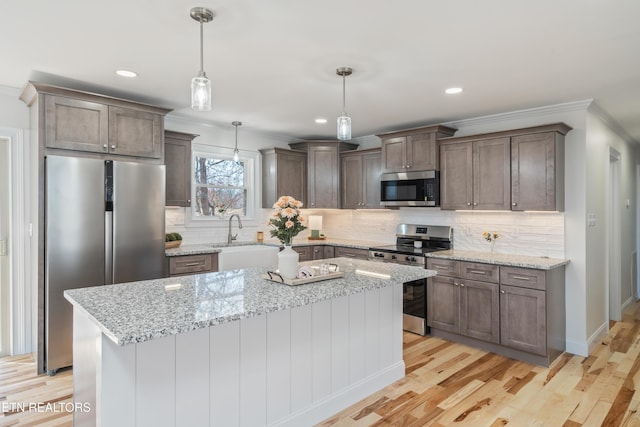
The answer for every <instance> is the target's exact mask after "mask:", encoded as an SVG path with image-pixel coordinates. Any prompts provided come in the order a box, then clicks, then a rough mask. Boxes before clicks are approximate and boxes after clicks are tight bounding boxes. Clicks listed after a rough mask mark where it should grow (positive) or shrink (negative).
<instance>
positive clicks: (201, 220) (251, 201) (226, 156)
mask: <svg viewBox="0 0 640 427" xmlns="http://www.w3.org/2000/svg"><path fill="white" fill-rule="evenodd" d="M196 157H210V158H217V159H222V160H233V149H230V148H226V147H218V146H212V145H203V144H196V143H194V144H193V145H192V147H191V165H190V166H191V172H190V181H191V182H190V185H191V200H192V205H191V206H190V207H189V209H190V211H191V214H190V215H187V218H188V222H189V223H191V224H202V225H205V224H206V225H207V226H211V225H215V224H220V225H224V226H226V221H227V219H228V218H221V217H219V216H200V215H196V213H195V209H193V203H195V200H196V187H197V186H198V184H197V183H196V179H195V161H196ZM240 161H241V162H244V176H245V182H244V188H246V190H247V199H246V202H247V206H246V215H241V218H242V220H243V221H247V222H249V223H248V224H247V225H250V222H251V221H255V220H256V218H257V214H258V213H257V206H258V203H257V201H258V198H259V197H260V188H259V185H258V184H259V183H258V180H257V178H258V175H259V170H258V168H259V157H258V153H257V152H256V153H254V152H249V151H244V150H240Z"/></svg>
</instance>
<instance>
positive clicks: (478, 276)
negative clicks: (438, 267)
mask: <svg viewBox="0 0 640 427" xmlns="http://www.w3.org/2000/svg"><path fill="white" fill-rule="evenodd" d="M499 271H500V268H499V267H498V266H497V265H491V264H482V263H478V262H461V263H460V277H462V278H464V279H472V280H480V281H482V282H490V283H498V281H499V279H500V276H499Z"/></svg>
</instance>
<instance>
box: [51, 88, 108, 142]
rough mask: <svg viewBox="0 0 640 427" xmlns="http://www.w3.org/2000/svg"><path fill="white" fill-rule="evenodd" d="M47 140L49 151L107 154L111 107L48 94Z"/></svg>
mask: <svg viewBox="0 0 640 427" xmlns="http://www.w3.org/2000/svg"><path fill="white" fill-rule="evenodd" d="M44 104H45V112H44V116H45V117H44V123H45V141H46V143H45V144H46V146H47V147H49V148H62V149H66V150H80V151H91V152H96V153H106V152H107V151H108V145H107V144H108V142H109V126H108V119H109V113H108V107H107V106H106V105H103V104H98V103H95V102H88V101H80V100H77V99H72V98H65V97H63V96H54V95H45V97H44Z"/></svg>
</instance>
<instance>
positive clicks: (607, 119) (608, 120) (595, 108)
mask: <svg viewBox="0 0 640 427" xmlns="http://www.w3.org/2000/svg"><path fill="white" fill-rule="evenodd" d="M588 111H589V112H590V113H592V114H593V115H595V116H596V117H598V118H599V119H600V120H602V121H603V122H604V123H605V124H606V125H607V126H608V127H609V128H610V129H611V130H612V131H614V132H615V133H617V134H618V135H619V136H620V137H622V139H624V140H625V141H627V142H632V143H635V144H638V143H640V142H639V141H637V140H636V139H634V138H633V137H632V136H631V135H629V133H628V132H627V131H626V130H624V128H623V127H622V126H620V123H618V122H617V121H616V120H615V119H614V118H613V117H611V115H610V114H609V113H608V112H606V111H605V110H604V109H603V108H602V107H601V106H600V105H599V104H598V103H597V102H595V101H594V102H592V103H591V105H589V109H588Z"/></svg>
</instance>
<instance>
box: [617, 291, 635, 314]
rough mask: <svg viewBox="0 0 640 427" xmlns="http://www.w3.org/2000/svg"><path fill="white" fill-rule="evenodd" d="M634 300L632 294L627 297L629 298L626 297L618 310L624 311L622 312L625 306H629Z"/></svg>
mask: <svg viewBox="0 0 640 427" xmlns="http://www.w3.org/2000/svg"><path fill="white" fill-rule="evenodd" d="M634 301H635V299H634V298H633V295H632V296H630V297H629V298H628V299H627V300H626V301H625V302H624V303H623V304H622V307H621V308H620V312H621V313H624V312H625V310H626V309H627V308H629V306H630V305H631V304H633V303H634Z"/></svg>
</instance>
